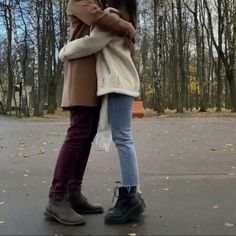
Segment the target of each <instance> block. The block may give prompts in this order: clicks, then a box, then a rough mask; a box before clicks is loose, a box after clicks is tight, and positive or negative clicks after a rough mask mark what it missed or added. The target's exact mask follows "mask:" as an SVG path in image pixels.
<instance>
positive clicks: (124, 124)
mask: <svg viewBox="0 0 236 236" xmlns="http://www.w3.org/2000/svg"><path fill="white" fill-rule="evenodd" d="M132 104H133V97H130V96H126V95H122V94H116V93H112V94H109V99H108V116H109V122H110V125H111V131H112V140H113V142H114V143H115V145H116V147H117V150H118V154H119V159H120V168H121V174H122V186H123V187H132V186H138V185H139V168H138V161H137V156H136V151H135V147H134V142H133V136H132V130H131V121H132Z"/></svg>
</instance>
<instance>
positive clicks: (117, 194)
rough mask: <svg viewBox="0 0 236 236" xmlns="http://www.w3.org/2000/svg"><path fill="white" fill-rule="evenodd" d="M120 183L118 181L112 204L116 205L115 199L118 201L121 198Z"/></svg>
mask: <svg viewBox="0 0 236 236" xmlns="http://www.w3.org/2000/svg"><path fill="white" fill-rule="evenodd" d="M120 184H121V182H120V181H116V185H117V186H116V187H115V188H114V194H113V198H112V203H114V200H115V199H118V197H119V189H120Z"/></svg>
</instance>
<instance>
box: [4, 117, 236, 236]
mask: <svg viewBox="0 0 236 236" xmlns="http://www.w3.org/2000/svg"><path fill="white" fill-rule="evenodd" d="M68 122H69V121H68V120H67V119H65V120H60V121H56V120H55V121H54V120H53V121H28V120H23V121H22V120H14V119H6V118H2V117H0V235H129V234H130V235H135V234H136V235H236V176H235V174H236V119H235V118H233V117H228V118H227V117H220V118H217V117H208V118H196V117H195V118H188V117H185V118H178V117H177V118H158V117H152V118H144V119H135V120H134V122H133V131H134V139H135V144H136V148H137V153H138V158H139V164H140V173H141V183H140V184H141V190H142V192H143V197H144V199H145V202H146V205H147V208H146V211H145V213H144V215H143V216H142V217H141V218H140V220H139V222H131V223H129V224H126V225H118V226H117V225H115V226H111V225H105V224H104V214H102V215H90V216H85V219H86V224H85V225H84V226H77V227H68V226H67V227H66V226H63V225H60V224H58V223H56V222H53V221H49V220H47V219H45V217H44V215H43V211H44V208H45V206H46V204H47V201H48V189H49V186H50V183H51V180H52V175H53V169H54V165H55V162H56V159H57V155H58V152H59V149H60V146H61V144H62V142H63V139H64V137H65V133H66V130H67V128H68ZM117 180H120V170H119V162H118V158H117V153H116V149H115V147H114V146H112V148H111V151H110V152H109V153H104V152H102V151H100V150H99V148H98V147H96V146H93V149H92V152H91V157H90V160H89V163H88V168H87V171H86V174H85V179H84V186H83V193H84V194H85V195H86V196H87V197H88V199H89V200H90V201H93V202H99V203H102V204H103V206H104V208H105V209H106V210H107V209H108V208H109V207H111V206H112V197H113V188H114V186H115V181H117Z"/></svg>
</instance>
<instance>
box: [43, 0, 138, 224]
mask: <svg viewBox="0 0 236 236" xmlns="http://www.w3.org/2000/svg"><path fill="white" fill-rule="evenodd" d="M105 4H106V1H102V0H69V2H68V6H67V15H68V19H69V22H70V28H71V40H75V39H78V38H82V37H85V36H86V35H89V34H90V30H91V26H98V27H101V28H103V29H104V30H107V31H110V32H112V33H115V34H117V35H119V36H124V37H128V38H130V39H134V37H135V33H136V32H135V29H134V28H133V26H132V25H131V23H129V22H127V21H125V20H122V19H121V18H120V17H119V16H118V15H117V14H113V13H112V12H105V11H103V9H104V7H105ZM96 92H97V76H96V57H95V55H91V56H87V57H84V58H79V59H75V60H69V61H67V62H66V64H65V72H64V87H63V96H62V107H63V108H64V109H68V110H69V112H70V127H69V129H68V131H67V135H66V138H65V141H64V144H63V146H62V148H61V151H60V153H59V157H58V160H57V164H56V167H55V172H54V178H53V181H52V185H51V188H50V192H49V202H48V205H47V207H46V209H45V212H44V214H45V215H46V216H47V217H48V218H52V219H54V220H56V221H58V222H59V223H61V224H65V225H82V224H84V223H85V220H84V217H83V216H82V215H80V214H93V213H102V212H103V207H102V206H101V205H98V204H92V203H89V202H88V200H87V198H86V197H84V196H83V194H82V193H81V186H82V181H83V176H84V172H85V169H86V165H87V161H88V157H89V154H90V149H91V143H92V141H93V139H94V137H95V135H96V132H97V125H98V120H99V112H100V104H99V100H98V98H97V95H96Z"/></svg>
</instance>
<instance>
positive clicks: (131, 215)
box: [105, 203, 144, 224]
mask: <svg viewBox="0 0 236 236" xmlns="http://www.w3.org/2000/svg"><path fill="white" fill-rule="evenodd" d="M143 212H144V206H143V204H142V203H140V204H138V205H136V206H133V207H132V208H131V209H130V210H129V211H128V212H127V213H126V214H125V215H124V216H123V217H120V218H110V219H106V217H105V224H126V223H128V222H130V221H135V220H137V219H138V217H139V216H140V215H141V214H142V213H143Z"/></svg>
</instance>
